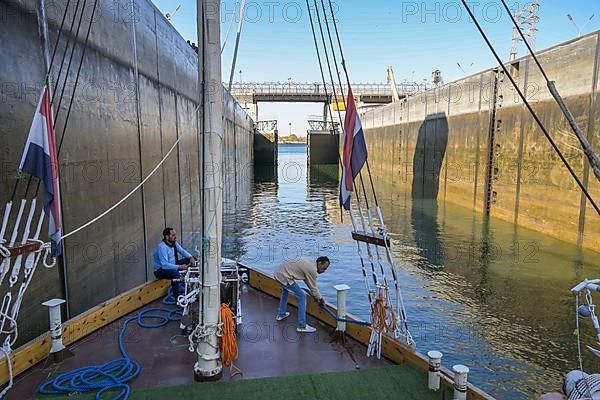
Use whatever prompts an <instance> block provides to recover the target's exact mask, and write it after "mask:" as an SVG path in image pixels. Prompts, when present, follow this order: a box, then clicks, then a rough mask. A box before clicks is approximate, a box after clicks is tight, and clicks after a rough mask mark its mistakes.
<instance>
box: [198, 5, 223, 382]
mask: <svg viewBox="0 0 600 400" xmlns="http://www.w3.org/2000/svg"><path fill="white" fill-rule="evenodd" d="M197 4H198V15H197V23H198V41H199V42H200V43H201V46H200V51H199V53H200V55H201V57H199V59H198V81H199V83H200V84H199V85H198V87H199V89H200V91H201V97H200V98H201V99H202V101H203V110H202V111H203V112H202V118H203V124H202V125H203V126H202V144H203V145H202V160H203V162H202V165H201V167H202V199H203V202H202V206H203V213H202V219H203V221H202V227H203V229H202V234H203V240H202V257H201V262H202V265H201V271H203V279H202V286H201V288H202V291H201V292H202V293H201V296H200V302H199V303H200V316H199V324H198V327H197V328H196V330H195V332H194V333H192V334H193V335H195V338H197V339H198V341H199V343H198V346H197V349H196V351H197V353H198V361H197V362H196V364H195V365H194V377H195V379H196V380H197V381H208V380H218V379H220V378H221V377H222V376H223V365H222V363H221V359H220V358H221V355H220V351H219V343H218V337H217V331H218V330H219V322H220V321H219V315H220V305H221V300H220V293H219V291H220V288H219V282H220V265H221V227H222V219H223V203H222V200H223V183H222V182H223V176H222V174H223V171H222V152H223V86H222V84H221V46H220V26H219V11H220V0H197Z"/></svg>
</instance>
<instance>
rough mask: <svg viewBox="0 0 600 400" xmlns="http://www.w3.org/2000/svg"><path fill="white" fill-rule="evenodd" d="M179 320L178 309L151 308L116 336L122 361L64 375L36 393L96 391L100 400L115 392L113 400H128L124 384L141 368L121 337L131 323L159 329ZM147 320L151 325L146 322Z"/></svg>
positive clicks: (127, 322)
mask: <svg viewBox="0 0 600 400" xmlns="http://www.w3.org/2000/svg"><path fill="white" fill-rule="evenodd" d="M180 319H181V310H180V309H170V308H161V307H152V308H148V309H145V310H143V311H140V312H139V313H138V314H137V315H135V316H133V317H129V318H127V319H126V320H125V323H124V324H123V328H121V332H120V333H119V350H120V351H121V355H122V356H123V357H121V358H119V359H116V360H112V361H109V362H107V363H105V364H102V365H94V366H89V367H82V368H78V369H75V370H73V371H70V372H66V373H64V374H61V375H59V376H57V377H56V378H54V379H52V380H50V381H47V382H45V383H44V384H42V385H41V386H40V390H39V392H40V393H41V394H48V395H60V394H67V395H69V394H72V393H74V392H75V393H81V392H90V391H94V390H98V393H96V400H101V398H102V396H103V395H104V394H105V393H106V392H110V391H117V393H116V394H115V395H114V397H113V398H112V399H113V400H121V399H124V400H126V399H129V396H130V395H131V388H130V387H129V385H128V384H127V383H128V382H130V381H131V380H132V379H134V378H135V377H137V376H138V375H139V374H140V371H141V367H140V364H139V363H138V362H136V361H134V360H132V359H131V358H130V357H129V355H128V354H127V352H126V351H125V347H124V345H123V337H124V336H125V331H126V330H127V326H128V325H129V323H130V322H133V321H135V322H136V323H137V325H138V326H139V327H140V328H149V329H153V328H160V327H163V326H165V325H167V324H168V323H169V322H171V321H179V320H180ZM148 320H150V322H148Z"/></svg>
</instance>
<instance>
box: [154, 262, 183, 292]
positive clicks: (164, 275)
mask: <svg viewBox="0 0 600 400" xmlns="http://www.w3.org/2000/svg"><path fill="white" fill-rule="evenodd" d="M177 264H178V265H185V264H187V261H183V260H179V262H178V263H177ZM154 276H155V277H156V278H157V279H171V280H172V279H179V277H180V275H179V271H177V270H174V269H162V268H159V269H157V270H156V271H154ZM171 289H172V290H173V296H174V297H175V299H177V297H178V296H179V295H180V294H183V292H184V290H185V286H184V284H183V282H171Z"/></svg>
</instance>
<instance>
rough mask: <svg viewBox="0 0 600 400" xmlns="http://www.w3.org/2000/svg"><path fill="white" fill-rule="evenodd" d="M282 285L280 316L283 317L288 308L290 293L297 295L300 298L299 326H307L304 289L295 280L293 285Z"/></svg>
mask: <svg viewBox="0 0 600 400" xmlns="http://www.w3.org/2000/svg"><path fill="white" fill-rule="evenodd" d="M279 284H280V285H281V299H280V300H279V313H278V316H280V317H283V316H284V315H285V312H286V310H287V300H288V293H291V294H293V295H294V296H296V299H297V300H298V327H299V328H304V327H305V326H306V294H305V293H304V290H302V289H301V288H300V285H298V283H296V282H294V283H292V284H291V285H282V284H281V283H279Z"/></svg>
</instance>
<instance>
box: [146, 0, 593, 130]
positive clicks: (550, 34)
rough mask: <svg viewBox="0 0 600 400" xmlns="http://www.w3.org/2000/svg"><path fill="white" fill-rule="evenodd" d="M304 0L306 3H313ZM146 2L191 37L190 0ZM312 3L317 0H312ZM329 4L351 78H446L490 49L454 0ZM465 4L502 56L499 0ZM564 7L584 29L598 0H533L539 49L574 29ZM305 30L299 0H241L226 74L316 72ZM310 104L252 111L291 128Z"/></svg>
mask: <svg viewBox="0 0 600 400" xmlns="http://www.w3.org/2000/svg"><path fill="white" fill-rule="evenodd" d="M313 1H314V0H309V3H310V4H311V5H312V4H313ZM154 3H155V4H156V5H157V6H158V8H159V9H160V10H161V11H163V12H165V13H167V12H172V11H173V10H175V8H176V7H177V6H178V5H179V4H181V8H180V10H179V11H178V12H177V13H176V14H175V15H174V17H173V19H172V23H173V25H174V26H175V27H176V29H177V30H179V32H180V33H181V34H182V36H184V37H185V38H186V39H187V38H189V39H193V40H194V41H197V40H196V26H195V24H196V22H195V13H196V10H195V3H196V2H195V1H193V0H154ZM236 3H237V1H236V0H223V1H222V6H221V20H222V22H221V34H222V41H223V40H224V38H225V34H226V32H227V29H228V27H229V24H230V22H231V21H232V18H235V20H234V26H233V27H232V30H231V33H230V37H229V40H228V44H227V47H226V49H225V52H224V53H223V76H224V80H228V76H229V70H230V66H231V60H232V55H233V47H234V46H233V45H234V41H235V29H236V24H237V20H238V14H239V11H236V12H234V11H233V10H234V7H235V4H236ZM508 3H509V5H510V6H511V9H516V8H519V7H524V6H526V5H528V4H529V3H530V1H529V0H520V1H512V0H509V2H508ZM317 4H318V5H320V0H317ZM326 4H327V3H326ZM333 4H334V9H335V10H336V20H337V22H338V27H339V30H340V36H341V39H342V45H343V47H344V52H345V56H346V62H347V65H348V68H349V72H350V76H351V80H352V81H355V82H382V83H383V82H386V74H385V72H386V68H387V66H388V65H392V66H393V68H394V72H395V75H396V80H397V81H398V82H402V81H403V80H404V79H406V80H408V81H412V80H414V81H418V82H420V81H422V80H423V79H430V77H431V72H432V71H433V70H436V69H439V70H441V71H442V75H443V77H444V80H445V81H446V82H449V81H452V80H455V79H457V78H459V77H461V76H463V75H464V73H463V71H462V70H461V69H460V68H459V66H458V65H457V63H460V64H461V66H462V67H463V69H464V70H465V71H466V72H467V74H471V73H475V72H477V71H480V70H483V69H486V68H489V67H491V66H493V65H494V60H493V58H492V56H491V54H490V52H489V50H488V49H487V47H486V46H485V43H484V42H483V40H482V38H481V37H480V35H479V33H478V32H477V30H476V28H475V26H474V24H473V23H472V22H471V21H470V20H469V18H468V15H467V13H466V11H465V10H464V9H463V8H462V3H461V2H460V1H459V0H440V1H432V0H421V1H391V0H387V1H384V0H370V1H364V0H363V1H358V0H344V1H340V0H336V1H334V3H333ZM469 4H471V5H472V7H473V8H474V10H475V15H476V17H477V18H478V19H479V20H480V22H481V23H482V24H483V25H484V29H485V30H486V31H487V33H488V34H489V36H490V38H491V39H492V41H493V42H494V44H495V46H496V49H497V50H498V52H499V53H500V54H501V56H502V57H504V58H508V56H509V52H510V47H511V37H512V24H511V22H510V19H509V17H508V16H507V15H506V14H505V13H504V12H503V11H504V10H503V8H502V6H501V4H500V2H499V0H479V1H469ZM567 14H571V15H572V16H573V18H574V21H575V23H576V24H578V25H579V26H580V27H581V26H582V25H583V24H585V23H586V21H587V20H588V19H589V17H590V16H591V15H592V14H596V15H595V17H594V18H593V19H592V20H591V21H590V22H589V23H588V24H587V26H586V27H585V29H584V31H583V33H589V32H591V31H593V30H597V29H600V2H599V1H597V0H585V1H584V0H573V1H564V0H540V10H539V15H540V22H539V31H538V33H537V48H538V49H543V48H546V47H550V46H552V45H555V44H557V43H560V42H563V41H565V40H569V39H571V38H574V37H576V36H577V29H576V28H575V27H574V26H573V24H572V23H571V22H570V21H569V20H568V18H567ZM312 40H313V39H312V34H311V32H310V23H309V19H308V14H307V11H306V1H305V0H297V1H287V0H282V1H270V0H258V1H252V0H247V10H246V18H245V20H244V28H243V32H242V40H241V44H240V51H239V54H238V62H237V66H236V74H235V81H239V79H240V74H239V71H240V70H242V80H243V81H244V82H248V81H287V79H288V78H292V80H293V81H299V82H318V81H320V73H319V69H318V64H317V62H316V55H315V50H314V47H313V41H312ZM519 50H520V52H519V55H523V54H524V46H523V45H520V48H519ZM471 64H472V65H471ZM312 106H313V107H312V108H310V107H306V106H304V107H297V106H296V107H295V106H294V105H269V104H265V105H260V106H259V107H260V109H259V112H260V113H261V116H260V119H263V118H264V119H266V118H267V117H268V118H272V117H276V118H278V117H281V118H280V126H281V127H283V126H285V127H287V126H288V123H289V122H292V123H293V126H298V130H304V128H305V124H303V123H302V121H303V120H304V119H306V115H305V114H306V113H308V114H320V113H322V107H321V106H320V105H312ZM309 108H310V109H309ZM296 114H298V115H296ZM299 114H302V116H299ZM280 130H282V131H283V129H280ZM294 130H296V129H294ZM286 131H287V129H286Z"/></svg>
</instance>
